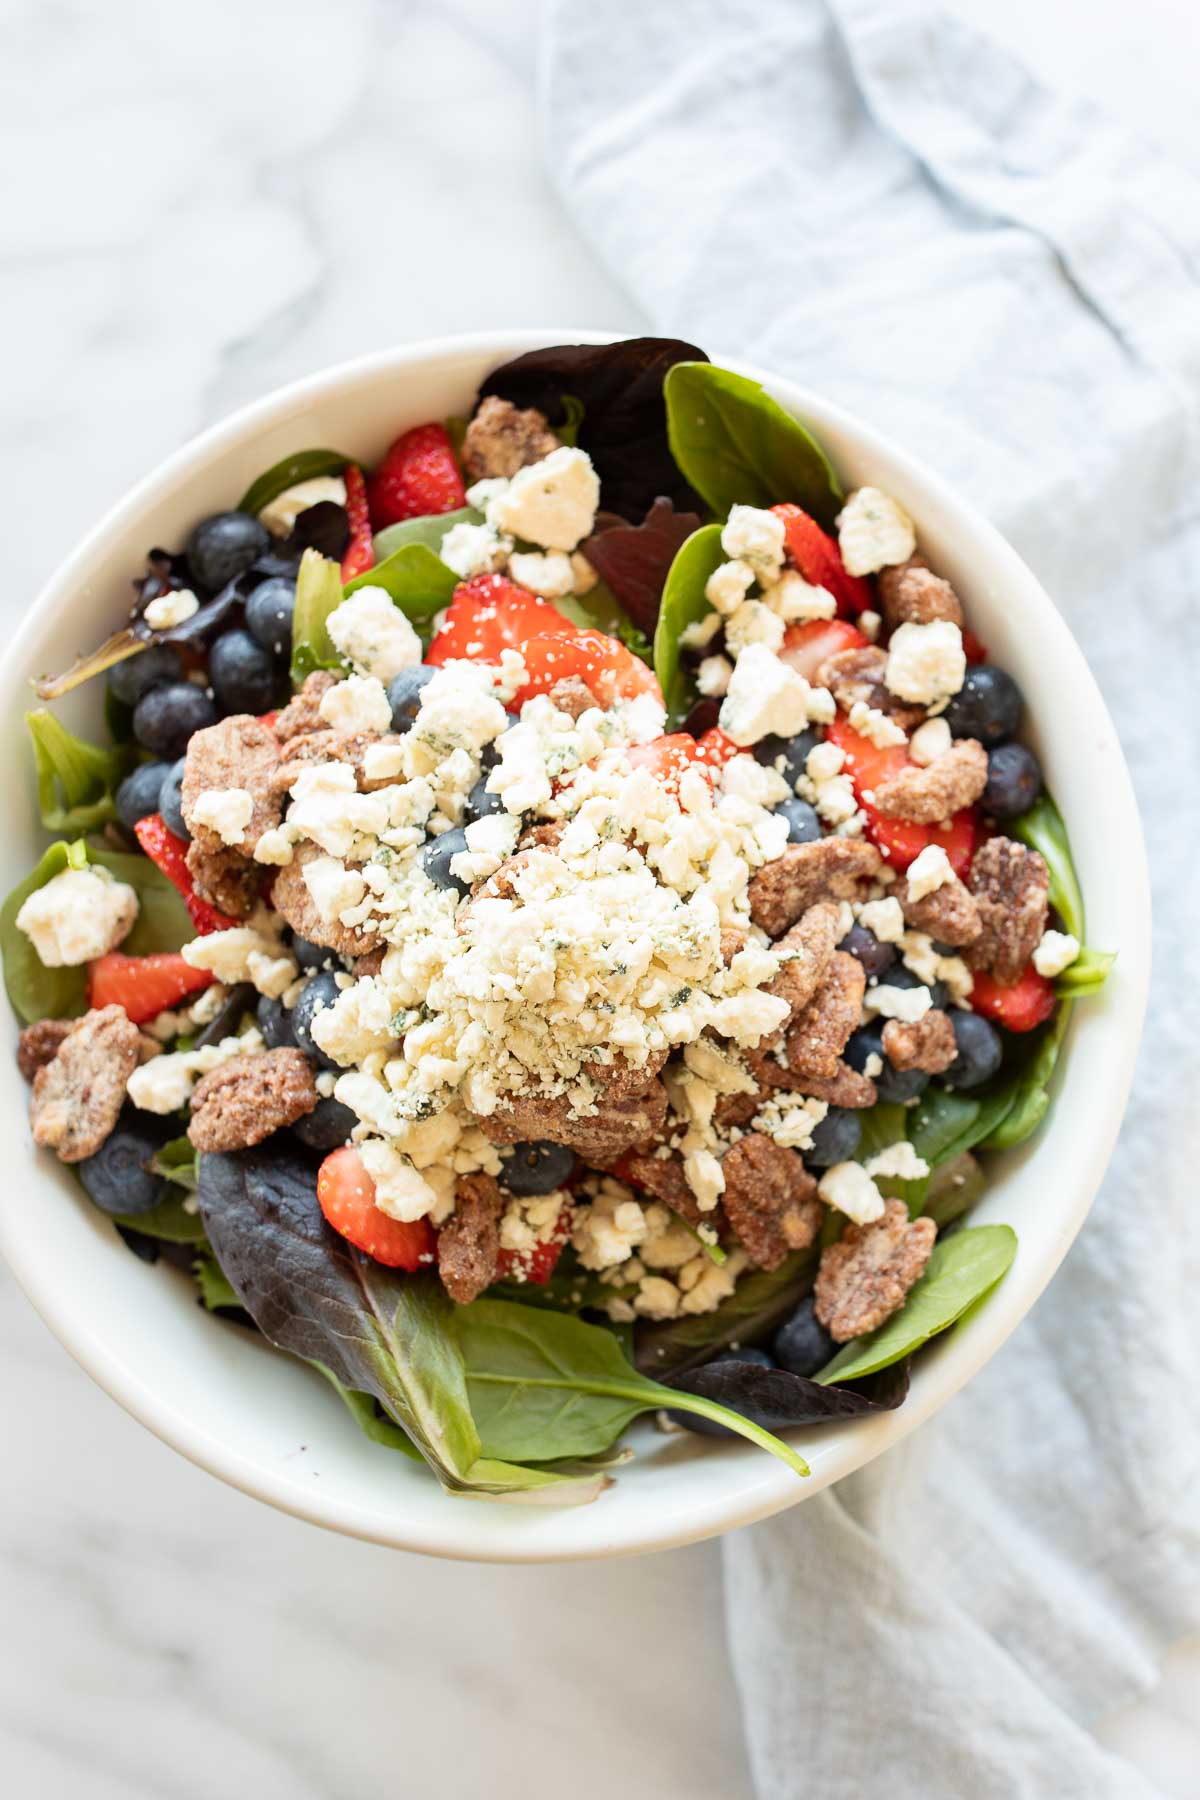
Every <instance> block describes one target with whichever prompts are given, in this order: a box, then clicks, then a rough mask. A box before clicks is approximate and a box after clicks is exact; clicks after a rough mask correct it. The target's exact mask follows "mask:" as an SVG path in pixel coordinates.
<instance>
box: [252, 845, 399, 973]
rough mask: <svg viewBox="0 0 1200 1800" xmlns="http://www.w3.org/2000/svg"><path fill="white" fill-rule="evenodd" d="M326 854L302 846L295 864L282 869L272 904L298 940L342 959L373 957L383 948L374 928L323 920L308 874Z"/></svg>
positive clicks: (317, 848)
mask: <svg viewBox="0 0 1200 1800" xmlns="http://www.w3.org/2000/svg"><path fill="white" fill-rule="evenodd" d="M321 855H323V852H322V851H321V849H320V848H319V846H318V845H316V844H298V845H297V846H296V854H295V856H294V857H293V858H292V860H291V862H290V863H288V864H286V866H285V867H284V868H282V869H280V871H279V873H278V874H277V875H276V877H275V885H274V887H273V888H272V889H271V902H272V904H273V906H274V908H275V910H276V912H277V913H279V914H280V916H281V917H282V918H283V919H285V920H286V921H287V923H288V924H289V925H290V926H291V928H292V930H293V931H294V932H295V933H296V936H297V937H302V938H307V940H308V942H309V943H310V944H318V945H320V946H321V948H322V949H325V950H335V951H336V952H337V954H338V955H339V956H369V955H370V954H371V952H372V950H375V949H377V948H378V946H379V933H378V932H377V931H375V930H373V929H372V927H371V926H370V925H343V924H342V923H341V921H340V920H339V919H323V918H322V917H321V914H320V912H319V911H318V908H317V903H316V901H315V900H314V899H313V897H312V894H311V893H310V892H309V889H308V884H307V882H306V881H305V879H304V870H305V868H306V866H307V865H308V864H309V863H310V862H315V861H316V860H317V858H318V857H320V856H321Z"/></svg>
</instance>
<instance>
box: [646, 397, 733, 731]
mask: <svg viewBox="0 0 1200 1800" xmlns="http://www.w3.org/2000/svg"><path fill="white" fill-rule="evenodd" d="M686 366H687V365H685V364H676V367H677V368H683V367H686ZM698 366H699V367H701V368H704V367H706V366H707V365H706V364H703V363H702V364H700V365H698ZM724 559H725V553H724V551H723V550H722V549H721V527H720V526H719V525H702V526H701V527H700V529H699V531H693V533H692V535H691V537H690V538H687V539H685V541H684V542H683V543H682V544H681V545H680V547H679V550H678V552H677V553H676V556H675V560H674V561H673V562H672V564H671V567H670V569H669V571H668V573H667V579H666V583H665V585H664V587H663V594H662V603H661V605H660V607H659V611H658V624H657V626H656V627H655V631H654V673H655V674H656V675H657V676H658V685H659V687H661V689H662V692H663V700H664V701H665V703H666V708H667V718H668V724H670V723H672V722H674V723H678V721H679V720H680V719H682V718H683V717H684V715H685V714H686V713H687V711H688V709H689V708H690V706H691V704H692V700H693V698H694V697H695V696H694V689H693V685H692V682H691V680H690V678H689V676H688V674H687V671H686V670H685V669H684V667H683V665H682V663H681V661H680V654H679V638H680V634H681V633H682V632H683V630H684V629H685V627H686V626H688V625H692V624H694V623H695V622H696V621H697V620H698V619H702V618H703V617H704V616H705V614H706V613H708V612H711V611H712V608H711V607H710V606H709V603H708V601H707V600H706V599H705V597H704V585H705V583H706V582H707V580H708V578H709V576H710V575H711V574H712V572H713V570H714V569H715V568H717V567H718V565H719V564H720V563H722V562H723V561H724Z"/></svg>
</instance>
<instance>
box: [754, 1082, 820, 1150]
mask: <svg viewBox="0 0 1200 1800" xmlns="http://www.w3.org/2000/svg"><path fill="white" fill-rule="evenodd" d="M828 1111H829V1106H828V1103H827V1102H826V1101H824V1100H801V1099H797V1098H795V1097H794V1096H792V1095H785V1096H783V1097H781V1098H772V1099H770V1100H766V1101H764V1103H763V1104H762V1105H761V1106H760V1107H759V1109H758V1111H757V1112H756V1113H755V1115H754V1129H755V1131H762V1132H765V1133H766V1135H767V1136H768V1137H769V1138H774V1140H775V1142H776V1143H777V1144H782V1145H783V1146H784V1148H785V1149H787V1150H810V1149H811V1148H812V1141H813V1132H814V1131H815V1130H816V1128H817V1126H818V1125H819V1124H820V1123H821V1120H822V1119H823V1118H824V1117H825V1115H826V1113H827V1112H828Z"/></svg>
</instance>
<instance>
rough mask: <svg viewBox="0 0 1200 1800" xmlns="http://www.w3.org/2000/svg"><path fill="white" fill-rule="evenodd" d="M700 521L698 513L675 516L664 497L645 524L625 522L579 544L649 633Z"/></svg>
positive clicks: (601, 575) (638, 622)
mask: <svg viewBox="0 0 1200 1800" xmlns="http://www.w3.org/2000/svg"><path fill="white" fill-rule="evenodd" d="M700 523H701V521H700V515H699V513H691V512H676V511H675V508H674V507H673V506H672V504H671V502H670V501H669V500H668V499H667V498H666V497H665V496H664V495H662V494H660V495H659V497H658V499H657V500H656V501H655V502H654V505H653V506H652V507H651V508H650V510H649V512H648V513H647V514H646V516H645V518H644V519H643V520H642V522H641V524H640V525H627V524H625V522H624V521H623V520H621V521H618V522H617V523H614V524H610V525H607V526H606V527H605V528H604V529H603V530H601V531H597V532H594V533H593V535H592V536H591V537H590V538H587V539H586V540H585V541H584V543H583V544H581V545H580V549H581V550H582V551H583V554H584V555H585V556H586V557H587V559H588V561H589V562H590V563H591V565H592V567H593V568H594V569H595V570H596V572H597V574H598V575H599V576H600V577H601V580H602V581H604V582H606V583H607V585H608V587H609V589H610V590H611V592H612V593H613V594H615V595H616V597H617V599H618V600H619V601H620V603H621V606H622V607H623V608H624V609H625V612H626V613H627V614H628V616H629V617H630V618H631V619H632V620H633V622H634V624H635V625H636V626H637V627H638V629H639V630H640V631H643V632H645V633H646V634H647V635H650V634H652V633H653V631H654V628H655V626H656V625H657V624H658V614H659V607H660V605H661V603H662V596H663V588H664V587H665V586H666V580H667V576H668V574H669V573H670V570H671V565H672V563H673V562H674V560H675V558H676V556H677V555H678V553H679V551H680V549H681V548H682V546H683V545H684V544H685V543H686V541H687V539H688V538H689V537H690V536H691V535H692V533H693V532H694V531H698V530H699V528H700ZM589 598H590V596H589Z"/></svg>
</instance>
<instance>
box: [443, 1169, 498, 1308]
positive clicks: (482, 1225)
mask: <svg viewBox="0 0 1200 1800" xmlns="http://www.w3.org/2000/svg"><path fill="white" fill-rule="evenodd" d="M503 1210H504V1197H503V1195H502V1194H501V1192H500V1189H499V1188H498V1187H497V1185H496V1183H495V1181H494V1180H493V1178H492V1177H491V1176H490V1175H461V1176H460V1177H459V1179H458V1182H457V1184H456V1187H455V1201H454V1211H453V1213H452V1214H451V1216H450V1217H449V1218H448V1219H447V1220H446V1223H445V1224H444V1225H443V1226H442V1229H441V1231H440V1232H439V1233H438V1246H437V1254H438V1274H439V1275H440V1276H441V1278H442V1286H443V1287H444V1288H445V1290H446V1292H447V1293H448V1294H449V1296H450V1298H451V1299H452V1300H453V1301H455V1303H456V1304H457V1305H459V1306H469V1305H470V1304H471V1301H472V1300H475V1299H478V1297H479V1295H480V1294H482V1293H483V1291H484V1289H485V1288H488V1287H490V1286H491V1285H492V1283H493V1281H495V1279H496V1271H497V1269H498V1268H499V1266H500V1215H501V1213H502V1212H503Z"/></svg>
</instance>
